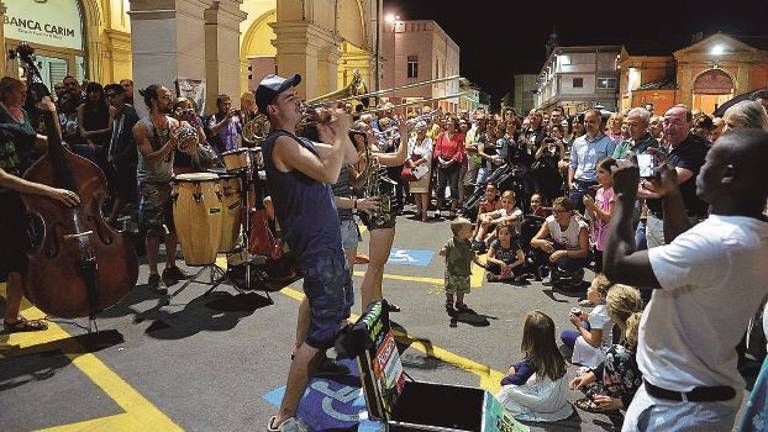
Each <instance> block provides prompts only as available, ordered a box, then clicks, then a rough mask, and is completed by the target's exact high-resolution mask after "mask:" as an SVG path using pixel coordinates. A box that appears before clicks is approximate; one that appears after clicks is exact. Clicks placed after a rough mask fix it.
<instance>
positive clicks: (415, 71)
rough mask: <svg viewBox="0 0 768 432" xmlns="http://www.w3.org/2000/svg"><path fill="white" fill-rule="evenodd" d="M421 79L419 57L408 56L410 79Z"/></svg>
mask: <svg viewBox="0 0 768 432" xmlns="http://www.w3.org/2000/svg"><path fill="white" fill-rule="evenodd" d="M418 77H419V56H410V55H409V56H408V78H418Z"/></svg>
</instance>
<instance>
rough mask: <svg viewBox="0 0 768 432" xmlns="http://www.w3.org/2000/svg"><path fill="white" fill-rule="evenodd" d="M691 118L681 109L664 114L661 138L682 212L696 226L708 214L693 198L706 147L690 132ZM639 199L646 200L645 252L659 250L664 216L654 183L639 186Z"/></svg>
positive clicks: (644, 183) (680, 107)
mask: <svg viewBox="0 0 768 432" xmlns="http://www.w3.org/2000/svg"><path fill="white" fill-rule="evenodd" d="M691 121H692V114H691V111H689V110H688V109H687V108H685V107H683V106H674V107H672V108H670V109H669V110H668V111H667V112H666V113H665V114H664V137H665V139H666V141H667V143H668V144H669V146H670V150H669V154H668V155H667V158H666V161H667V162H666V163H667V165H669V166H670V167H673V168H675V170H676V172H677V176H676V180H677V182H678V184H679V185H680V193H681V194H682V196H683V202H685V210H686V213H687V215H688V219H689V221H690V223H691V224H694V223H696V222H698V219H699V218H700V217H704V216H706V214H707V205H706V204H705V203H704V202H703V201H702V200H701V199H699V198H698V197H697V196H696V175H697V174H698V173H699V169H700V168H701V166H702V165H704V158H705V156H706V154H707V150H708V147H707V143H706V141H704V140H703V139H701V138H699V137H698V136H696V135H693V134H692V133H690V132H689V131H690V130H691ZM641 186H642V187H641V191H640V193H639V194H638V196H639V197H640V198H646V204H647V205H648V218H647V220H646V227H645V237H646V241H647V243H648V248H649V249H650V248H653V247H656V246H661V245H663V244H664V243H665V241H664V232H665V229H664V214H663V211H662V206H661V199H659V196H660V195H659V194H657V193H656V192H655V191H654V190H653V183H652V182H650V181H647V180H644V181H643V182H642V183H641Z"/></svg>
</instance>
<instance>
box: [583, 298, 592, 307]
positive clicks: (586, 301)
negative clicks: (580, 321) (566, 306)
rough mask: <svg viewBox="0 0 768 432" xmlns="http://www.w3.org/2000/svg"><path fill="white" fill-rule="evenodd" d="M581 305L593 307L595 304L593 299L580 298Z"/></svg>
mask: <svg viewBox="0 0 768 432" xmlns="http://www.w3.org/2000/svg"><path fill="white" fill-rule="evenodd" d="M579 306H581V307H593V306H595V304H594V303H592V302H591V301H589V300H588V299H584V300H579Z"/></svg>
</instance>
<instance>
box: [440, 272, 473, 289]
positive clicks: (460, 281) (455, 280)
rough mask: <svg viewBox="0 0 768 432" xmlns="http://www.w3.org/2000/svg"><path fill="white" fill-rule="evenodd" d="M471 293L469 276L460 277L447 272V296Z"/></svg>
mask: <svg viewBox="0 0 768 432" xmlns="http://www.w3.org/2000/svg"><path fill="white" fill-rule="evenodd" d="M469 291H470V289H469V276H458V275H452V274H450V273H448V272H447V271H446V272H445V293H446V294H455V293H459V294H469Z"/></svg>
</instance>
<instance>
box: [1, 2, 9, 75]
mask: <svg viewBox="0 0 768 432" xmlns="http://www.w3.org/2000/svg"><path fill="white" fill-rule="evenodd" d="M5 11H6V8H5V4H4V3H3V1H2V0H0V24H2V23H3V22H5ZM0 48H2V50H3V52H2V55H0V72H2V74H3V75H8V73H7V72H6V70H5V68H6V67H7V65H6V56H7V55H8V50H7V49H6V48H5V26H4V25H0Z"/></svg>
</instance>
